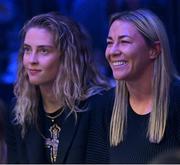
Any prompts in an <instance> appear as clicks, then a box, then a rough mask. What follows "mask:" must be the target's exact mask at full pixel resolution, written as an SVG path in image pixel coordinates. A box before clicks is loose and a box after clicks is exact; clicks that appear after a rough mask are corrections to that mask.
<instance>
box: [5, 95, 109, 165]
mask: <svg viewBox="0 0 180 165" xmlns="http://www.w3.org/2000/svg"><path fill="white" fill-rule="evenodd" d="M105 93H106V92H102V95H101V94H97V95H94V96H92V97H90V98H89V99H87V100H86V101H84V102H82V103H81V104H80V106H84V105H87V106H88V109H87V110H86V111H84V112H77V119H76V118H75V115H74V113H72V114H71V115H69V116H68V114H69V112H70V110H69V109H68V108H65V110H64V112H63V113H62V115H60V116H59V117H58V118H57V121H54V122H55V123H56V124H58V127H60V128H61V131H60V134H59V137H58V140H59V145H58V151H57V158H56V161H55V163H59V164H62V163H69V164H71V163H75V164H77V163H81V164H83V163H89V162H87V161H86V146H87V139H88V131H89V130H88V129H89V120H90V112H91V111H92V108H95V107H101V108H103V107H104V106H105V105H106V104H105V105H104V106H103V103H102V100H104V101H105V102H107V103H108V100H107V99H108V97H106V95H105ZM103 94H104V95H105V97H104V95H103ZM102 98H103V99H102ZM99 110H101V109H99ZM10 113H11V112H10ZM54 115H56V114H54ZM67 116H68V117H67ZM12 119H13V116H12V115H10V114H9V113H8V114H7V120H6V121H7V122H6V142H7V149H8V163H13V164H15V163H23V164H29V163H30V164H39V163H41V164H45V163H51V161H50V150H48V149H47V148H46V145H45V143H46V142H45V139H44V138H43V136H45V138H48V137H50V135H49V133H48V132H49V128H50V127H51V126H52V123H51V121H49V122H48V121H47V120H49V119H47V117H46V115H45V112H44V109H43V108H42V107H40V108H39V112H38V121H37V124H31V125H30V126H28V128H27V131H26V134H25V137H24V138H22V137H21V127H20V126H19V125H14V124H13V123H12V122H11V121H12ZM37 125H38V127H37ZM42 135H43V136H42Z"/></svg>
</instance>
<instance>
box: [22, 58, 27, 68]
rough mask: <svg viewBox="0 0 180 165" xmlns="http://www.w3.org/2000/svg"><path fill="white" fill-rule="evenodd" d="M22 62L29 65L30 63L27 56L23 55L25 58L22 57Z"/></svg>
mask: <svg viewBox="0 0 180 165" xmlns="http://www.w3.org/2000/svg"><path fill="white" fill-rule="evenodd" d="M22 63H23V65H24V66H26V65H27V63H28V59H27V57H25V56H23V58H22Z"/></svg>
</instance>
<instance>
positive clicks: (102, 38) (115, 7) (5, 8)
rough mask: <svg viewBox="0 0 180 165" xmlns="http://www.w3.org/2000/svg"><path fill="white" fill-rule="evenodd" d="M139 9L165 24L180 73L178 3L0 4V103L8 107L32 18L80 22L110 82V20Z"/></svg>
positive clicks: (2, 0) (34, 0)
mask: <svg viewBox="0 0 180 165" xmlns="http://www.w3.org/2000/svg"><path fill="white" fill-rule="evenodd" d="M138 8H148V9H151V10H152V11H154V12H155V13H156V14H157V15H158V16H159V17H160V18H161V19H162V21H163V22H164V24H165V26H166V29H167V32H168V35H169V40H170V45H171V51H172V58H173V61H174V63H175V65H176V68H177V70H178V72H179V73H180V64H179V63H180V56H179V54H180V46H179V44H180V0H0V99H2V100H3V101H4V102H5V103H6V104H7V106H9V103H10V100H11V99H12V97H13V84H14V82H15V80H16V70H17V56H18V48H19V38H18V37H19V36H18V35H19V34H18V33H19V30H20V29H21V28H22V26H23V24H24V23H25V22H26V21H27V20H28V19H30V18H31V17H33V16H34V15H37V14H41V13H45V12H50V11H59V12H60V13H62V14H64V15H67V16H70V17H72V18H73V19H74V20H76V21H77V22H79V23H80V24H81V25H82V26H83V27H84V28H85V29H86V30H87V31H88V33H89V34H90V36H91V39H92V44H93V56H94V59H95V61H96V64H97V65H98V68H99V69H100V71H101V72H102V74H105V75H106V76H108V77H109V78H110V79H111V78H112V75H111V71H110V69H109V66H108V64H107V62H106V60H105V57H104V50H105V47H106V36H107V33H108V20H109V16H110V15H111V14H112V13H114V12H119V11H123V10H129V9H138Z"/></svg>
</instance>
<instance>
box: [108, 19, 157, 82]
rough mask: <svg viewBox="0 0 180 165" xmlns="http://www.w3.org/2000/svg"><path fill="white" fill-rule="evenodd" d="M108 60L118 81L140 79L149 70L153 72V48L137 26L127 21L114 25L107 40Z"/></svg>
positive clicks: (117, 22)
mask: <svg viewBox="0 0 180 165" xmlns="http://www.w3.org/2000/svg"><path fill="white" fill-rule="evenodd" d="M106 59H107V60H108V62H109V64H110V66H111V69H112V71H113V76H114V78H115V79H117V80H125V81H128V80H130V81H131V80H135V79H139V78H140V76H142V75H143V74H144V73H145V72H146V71H147V70H152V63H153V59H152V57H151V48H150V47H149V46H148V45H147V43H146V42H145V39H144V37H143V36H142V35H141V34H140V32H139V31H138V30H137V29H136V27H135V25H134V24H132V23H130V22H127V21H121V20H116V21H114V22H113V23H112V25H111V27H110V29H109V34H108V38H107V48H106ZM149 68H151V69H149ZM148 72H149V71H148ZM149 73H150V72H149Z"/></svg>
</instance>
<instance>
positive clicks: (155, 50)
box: [149, 41, 161, 59]
mask: <svg viewBox="0 0 180 165" xmlns="http://www.w3.org/2000/svg"><path fill="white" fill-rule="evenodd" d="M160 53H161V45H160V41H155V42H154V43H153V46H152V47H151V48H150V55H149V58H150V59H156V58H158V56H159V55H160Z"/></svg>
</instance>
